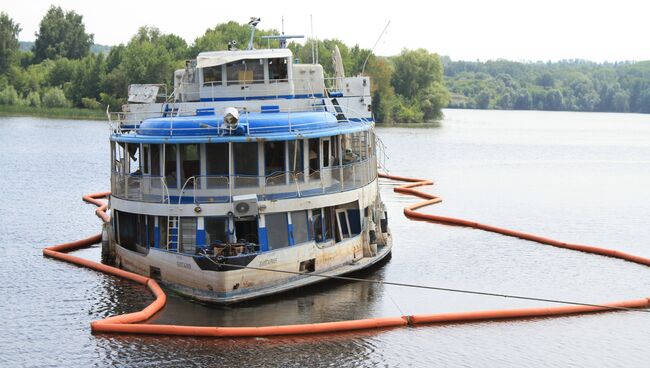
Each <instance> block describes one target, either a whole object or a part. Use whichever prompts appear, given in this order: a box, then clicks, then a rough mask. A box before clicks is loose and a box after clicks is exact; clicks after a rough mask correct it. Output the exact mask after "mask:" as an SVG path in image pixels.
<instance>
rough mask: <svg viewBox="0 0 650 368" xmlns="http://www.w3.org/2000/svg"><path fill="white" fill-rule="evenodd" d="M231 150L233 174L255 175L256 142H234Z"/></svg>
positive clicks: (256, 168)
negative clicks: (233, 166) (233, 165)
mask: <svg viewBox="0 0 650 368" xmlns="http://www.w3.org/2000/svg"><path fill="white" fill-rule="evenodd" d="M233 151H234V152H233V154H234V161H235V174H236V175H255V176H257V170H258V164H257V142H250V143H234V144H233Z"/></svg>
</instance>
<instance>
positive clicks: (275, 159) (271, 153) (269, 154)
mask: <svg viewBox="0 0 650 368" xmlns="http://www.w3.org/2000/svg"><path fill="white" fill-rule="evenodd" d="M264 161H265V165H264V168H265V175H267V176H268V175H273V174H280V173H281V172H284V161H285V152H284V142H283V141H273V142H264Z"/></svg>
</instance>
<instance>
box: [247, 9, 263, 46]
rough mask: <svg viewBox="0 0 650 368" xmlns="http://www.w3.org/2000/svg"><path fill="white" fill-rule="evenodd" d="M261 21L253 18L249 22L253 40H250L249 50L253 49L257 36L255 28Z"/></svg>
mask: <svg viewBox="0 0 650 368" xmlns="http://www.w3.org/2000/svg"><path fill="white" fill-rule="evenodd" d="M260 21H261V19H260V18H255V17H251V20H250V21H249V22H248V25H249V26H251V38H250V40H248V50H252V49H253V36H255V28H256V27H257V24H258V23H259V22H260Z"/></svg>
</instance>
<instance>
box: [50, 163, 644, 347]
mask: <svg viewBox="0 0 650 368" xmlns="http://www.w3.org/2000/svg"><path fill="white" fill-rule="evenodd" d="M380 177H382V178H386V179H392V180H397V181H403V182H407V183H409V184H405V185H401V186H398V187H395V188H394V191H395V192H397V193H402V194H409V195H413V196H416V197H419V198H422V199H424V201H422V202H418V203H416V204H413V205H411V206H408V207H406V208H404V215H405V216H406V217H408V218H409V219H412V220H420V221H428V222H433V223H441V224H446V225H454V226H465V227H472V228H476V229H481V230H485V231H490V232H494V233H499V234H503V235H507V236H513V237H517V238H521V239H526V240H530V241H534V242H537V243H541V244H547V245H551V246H554V247H560V248H565V249H571V250H577V251H581V252H585V253H592V254H598V255H603V256H608V257H613V258H618V259H623V260H626V261H629V262H633V263H637V264H642V265H646V266H650V259H649V258H645V257H640V256H636V255H633V254H629V253H624V252H620V251H616V250H612V249H606V248H600V247H594V246H590V245H581V244H571V243H565V242H561V241H557V240H554V239H550V238H546V237H542V236H539V235H534V234H528V233H524V232H520V231H515V230H510V229H504V228H500V227H496V226H491V225H486V224H481V223H478V222H473V221H468V220H463V219H458V218H454V217H447V216H439V215H432V214H425V213H421V212H417V211H416V210H417V209H419V208H422V207H425V206H429V205H433V204H436V203H439V202H441V201H442V198H440V197H438V196H435V195H432V194H429V193H425V192H422V191H419V190H417V189H415V188H417V187H421V186H426V185H432V184H433V182H432V181H430V180H424V179H415V178H406V177H401V176H395V175H387V174H380ZM109 195H110V192H103V193H94V194H89V195H86V196H83V200H84V201H85V202H88V203H92V204H94V205H95V206H97V207H98V208H97V209H96V211H95V214H96V215H97V216H98V217H99V218H101V219H102V221H104V222H110V216H109V215H108V214H107V213H106V209H107V204H106V203H104V202H103V201H101V199H103V198H107V197H108V196H109ZM101 240H102V236H101V234H97V235H94V236H91V237H89V238H86V239H82V240H78V241H74V242H70V243H64V244H60V245H56V246H52V247H47V248H45V249H43V254H44V255H45V256H48V257H52V258H56V259H59V260H62V261H66V262H69V263H73V264H77V265H79V266H84V267H88V268H91V269H94V270H97V271H100V272H104V273H107V274H111V275H115V276H118V277H122V278H125V279H128V280H131V281H134V282H137V283H139V284H142V285H145V286H146V287H147V288H148V289H149V290H150V291H151V293H152V294H153V295H154V296H155V297H156V299H155V300H154V301H153V302H152V303H151V304H149V305H148V306H147V307H146V308H144V309H143V310H141V311H139V312H134V313H128V314H123V315H119V316H113V317H108V318H106V319H103V320H99V321H94V322H91V324H90V325H91V329H92V331H93V332H110V333H130V334H152V335H182V336H206V337H257V336H279V335H301V334H318V333H330V332H343V331H353V330H362V329H379V328H390V327H401V326H415V325H421V324H432V323H459V322H472V321H481V320H483V321H485V320H498V319H512V318H534V317H550V316H565V315H571V314H579V313H593V312H607V311H620V310H621V309H628V308H648V306H649V305H650V298H640V299H633V300H624V301H617V302H609V303H605V304H600V305H587V304H583V305H566V306H559V307H542V308H520V309H503V310H486V311H473V312H460V313H437V314H419V315H412V316H401V317H384V318H369V319H360V320H349V321H339V322H324V323H308V324H299V325H282V326H263V327H207V326H179V325H159V324H146V323H144V322H146V321H147V320H149V319H151V317H153V316H154V315H155V314H156V313H158V312H160V311H161V310H162V309H163V308H164V307H165V304H166V302H167V296H166V295H165V292H164V291H163V290H162V288H161V287H160V286H159V285H158V283H157V282H156V281H155V280H153V279H151V278H148V277H145V276H142V275H138V274H135V273H133V272H129V271H125V270H122V269H119V268H116V267H112V266H108V265H105V264H102V263H98V262H94V261H90V260H87V259H84V258H79V257H75V256H72V255H70V254H66V253H67V252H70V251H73V250H75V249H80V248H84V247H89V246H91V245H93V244H97V243H99V242H100V241H101Z"/></svg>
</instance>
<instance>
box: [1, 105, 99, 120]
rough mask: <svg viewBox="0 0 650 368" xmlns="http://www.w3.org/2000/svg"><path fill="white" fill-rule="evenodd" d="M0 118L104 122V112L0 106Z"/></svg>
mask: <svg viewBox="0 0 650 368" xmlns="http://www.w3.org/2000/svg"><path fill="white" fill-rule="evenodd" d="M0 116H41V117H46V118H58V119H75V120H106V112H105V111H103V110H91V109H79V108H74V107H33V106H20V105H0Z"/></svg>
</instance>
